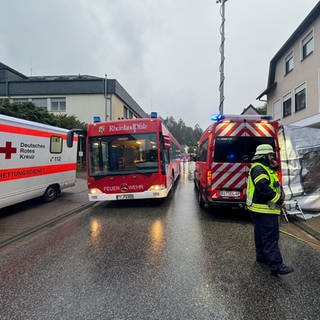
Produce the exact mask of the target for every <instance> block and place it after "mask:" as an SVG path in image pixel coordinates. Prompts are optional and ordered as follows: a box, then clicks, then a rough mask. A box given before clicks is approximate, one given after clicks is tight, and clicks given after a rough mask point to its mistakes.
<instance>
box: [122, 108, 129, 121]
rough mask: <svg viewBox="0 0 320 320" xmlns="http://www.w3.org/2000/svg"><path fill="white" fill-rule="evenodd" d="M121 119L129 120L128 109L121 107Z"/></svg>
mask: <svg viewBox="0 0 320 320" xmlns="http://www.w3.org/2000/svg"><path fill="white" fill-rule="evenodd" d="M123 118H124V119H128V118H129V109H128V108H127V107H126V106H123Z"/></svg>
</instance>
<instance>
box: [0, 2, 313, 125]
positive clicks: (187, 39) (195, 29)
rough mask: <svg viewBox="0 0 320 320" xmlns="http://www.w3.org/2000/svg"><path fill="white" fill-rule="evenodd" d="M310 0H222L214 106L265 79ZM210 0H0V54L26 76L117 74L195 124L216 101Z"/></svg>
mask: <svg viewBox="0 0 320 320" xmlns="http://www.w3.org/2000/svg"><path fill="white" fill-rule="evenodd" d="M317 2H318V1H316V0H303V1H302V0H228V1H227V2H226V11H225V15H226V24H225V36H226V42H225V83H224V86H225V103H224V113H228V114H230V113H234V114H240V113H241V112H242V110H243V109H244V108H245V107H247V106H248V105H249V104H253V105H254V106H255V107H260V106H262V105H263V103H262V102H259V101H257V100H256V97H257V96H258V95H259V94H260V93H261V92H262V91H263V90H264V89H265V88H266V84H267V77H268V69H269V62H270V60H271V58H272V57H273V56H274V55H275V53H276V52H277V51H278V50H279V49H280V47H281V46H282V45H283V44H284V42H285V41H286V40H287V39H288V38H289V36H290V35H291V34H292V33H293V31H294V30H295V29H296V28H297V27H298V25H299V24H300V23H301V22H302V20H303V19H304V18H305V17H306V16H307V14H308V13H309V12H310V11H311V10H312V8H313V7H314V6H315V5H316V3H317ZM219 10H220V4H217V3H216V1H215V0H27V1H26V0H2V1H1V19H0V62H2V63H4V64H7V65H9V66H10V67H11V68H13V69H15V70H17V71H19V72H21V73H23V74H25V75H27V76H29V75H34V76H36V75H39V76H41V75H70V74H79V73H80V74H89V75H94V76H100V77H104V75H105V74H107V75H108V78H112V79H117V80H118V82H119V83H120V84H121V85H122V86H123V87H124V88H125V89H126V90H127V91H128V93H129V94H130V95H131V96H132V97H133V98H134V99H135V100H136V101H137V103H138V104H139V105H140V106H141V107H142V108H143V110H145V111H146V112H148V113H150V112H151V111H157V112H158V114H159V115H161V116H162V117H164V118H165V117H167V116H173V117H174V118H175V119H176V120H178V119H179V118H182V119H183V120H184V122H185V123H186V125H187V126H191V127H194V125H195V124H197V123H198V124H199V125H200V127H201V128H202V129H205V128H206V127H207V126H208V125H209V124H210V117H211V116H212V115H213V114H215V113H217V112H218V107H219V77H220V75H219V64H220V53H219V45H220V34H219V27H220V23H221V17H220V14H219Z"/></svg>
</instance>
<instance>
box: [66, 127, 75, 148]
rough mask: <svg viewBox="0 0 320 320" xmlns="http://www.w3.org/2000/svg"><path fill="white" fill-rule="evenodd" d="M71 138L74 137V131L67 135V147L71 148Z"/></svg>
mask: <svg viewBox="0 0 320 320" xmlns="http://www.w3.org/2000/svg"><path fill="white" fill-rule="evenodd" d="M73 136H74V131H73V130H70V131H68V133H67V147H68V148H72V146H73Z"/></svg>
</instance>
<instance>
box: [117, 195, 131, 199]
mask: <svg viewBox="0 0 320 320" xmlns="http://www.w3.org/2000/svg"><path fill="white" fill-rule="evenodd" d="M116 199H117V200H130V199H133V194H118V195H117V197H116Z"/></svg>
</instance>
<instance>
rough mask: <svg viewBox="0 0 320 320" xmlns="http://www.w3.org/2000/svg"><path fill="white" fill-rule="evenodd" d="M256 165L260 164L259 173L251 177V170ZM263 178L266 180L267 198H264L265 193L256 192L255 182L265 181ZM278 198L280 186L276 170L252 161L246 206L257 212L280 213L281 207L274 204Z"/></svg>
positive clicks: (279, 196)
mask: <svg viewBox="0 0 320 320" xmlns="http://www.w3.org/2000/svg"><path fill="white" fill-rule="evenodd" d="M257 166H260V167H261V168H263V170H259V174H258V175H257V176H256V177H252V170H253V169H254V168H255V167H257ZM263 179H266V180H267V181H268V189H269V190H268V196H269V199H266V195H264V194H260V195H259V194H258V193H257V188H256V186H257V184H259V183H266V182H265V181H263ZM270 195H271V196H270ZM280 198H281V187H280V183H279V178H278V174H277V172H274V171H273V170H272V169H271V168H269V167H268V166H266V165H264V164H262V163H259V162H255V163H253V164H252V166H251V169H250V171H249V176H248V182H247V208H248V209H249V210H250V211H253V212H258V213H266V214H280V213H281V207H280V206H279V205H277V204H276V203H277V202H278V201H279V199H280Z"/></svg>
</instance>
